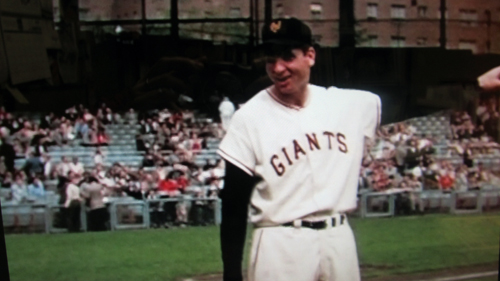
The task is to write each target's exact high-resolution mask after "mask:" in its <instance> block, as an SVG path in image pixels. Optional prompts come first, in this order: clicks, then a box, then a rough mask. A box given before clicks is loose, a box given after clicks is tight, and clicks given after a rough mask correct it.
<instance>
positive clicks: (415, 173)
mask: <svg viewBox="0 0 500 281" xmlns="http://www.w3.org/2000/svg"><path fill="white" fill-rule="evenodd" d="M411 173H412V174H413V176H415V178H417V179H418V178H419V177H421V176H422V174H423V171H422V168H421V167H420V166H416V167H415V168H413V169H412V170H411Z"/></svg>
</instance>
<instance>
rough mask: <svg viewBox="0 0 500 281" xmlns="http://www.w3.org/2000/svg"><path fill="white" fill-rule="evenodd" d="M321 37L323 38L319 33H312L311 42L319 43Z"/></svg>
mask: <svg viewBox="0 0 500 281" xmlns="http://www.w3.org/2000/svg"><path fill="white" fill-rule="evenodd" d="M321 38H323V36H321V35H320V34H314V35H313V36H312V39H313V42H314V43H319V42H321Z"/></svg>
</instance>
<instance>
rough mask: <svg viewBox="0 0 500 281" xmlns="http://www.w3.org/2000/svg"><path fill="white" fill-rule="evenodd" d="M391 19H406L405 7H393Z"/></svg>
mask: <svg viewBox="0 0 500 281" xmlns="http://www.w3.org/2000/svg"><path fill="white" fill-rule="evenodd" d="M391 18H393V19H404V18H406V7H405V6H404V5H392V6H391Z"/></svg>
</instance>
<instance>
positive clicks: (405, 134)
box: [359, 111, 500, 210]
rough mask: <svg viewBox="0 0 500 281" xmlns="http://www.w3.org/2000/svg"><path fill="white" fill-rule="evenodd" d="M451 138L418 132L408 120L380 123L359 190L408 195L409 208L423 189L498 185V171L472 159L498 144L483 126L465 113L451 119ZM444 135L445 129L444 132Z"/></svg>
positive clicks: (490, 150)
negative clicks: (476, 123) (477, 124)
mask: <svg viewBox="0 0 500 281" xmlns="http://www.w3.org/2000/svg"><path fill="white" fill-rule="evenodd" d="M450 130H451V134H452V139H448V140H444V141H438V140H437V139H436V138H434V137H431V136H430V135H426V134H425V131H424V132H419V131H418V130H417V128H416V127H415V126H414V125H412V123H411V121H405V122H400V123H395V124H390V125H387V126H383V127H381V128H380V129H379V130H378V132H377V138H376V141H375V142H374V143H371V144H369V145H368V146H367V148H366V150H365V156H364V159H363V165H362V169H361V171H360V176H359V190H360V191H361V192H366V191H376V192H387V193H408V194H410V195H409V197H410V198H409V199H410V202H411V207H412V209H413V210H415V208H416V206H417V205H418V204H419V202H418V200H419V199H418V197H417V196H415V195H414V194H416V193H418V192H419V191H422V190H441V191H442V192H450V191H451V190H457V191H467V190H474V189H476V190H477V189H482V188H489V187H491V186H498V184H499V183H500V176H499V175H498V171H497V169H493V168H494V167H492V166H486V165H483V164H482V163H481V162H479V161H475V160H474V159H476V158H478V156H479V155H482V156H483V155H484V154H493V153H495V150H497V149H498V148H500V146H499V145H498V143H496V142H494V141H493V138H492V137H490V136H489V135H488V134H487V133H486V132H485V131H484V130H483V127H482V125H479V126H474V124H473V122H472V121H471V118H470V116H469V115H468V114H467V113H466V112H463V111H457V112H453V113H452V114H451V118H450ZM443 134H446V132H443Z"/></svg>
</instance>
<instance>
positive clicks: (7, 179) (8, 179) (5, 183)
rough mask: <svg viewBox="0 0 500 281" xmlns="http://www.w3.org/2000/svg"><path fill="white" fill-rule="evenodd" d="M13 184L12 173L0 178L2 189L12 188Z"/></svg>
mask: <svg viewBox="0 0 500 281" xmlns="http://www.w3.org/2000/svg"><path fill="white" fill-rule="evenodd" d="M13 182H14V180H13V178H12V173H11V172H6V173H5V176H4V177H3V178H2V187H3V188H10V187H11V186H12V183H13Z"/></svg>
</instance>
